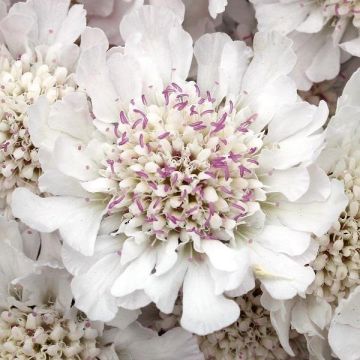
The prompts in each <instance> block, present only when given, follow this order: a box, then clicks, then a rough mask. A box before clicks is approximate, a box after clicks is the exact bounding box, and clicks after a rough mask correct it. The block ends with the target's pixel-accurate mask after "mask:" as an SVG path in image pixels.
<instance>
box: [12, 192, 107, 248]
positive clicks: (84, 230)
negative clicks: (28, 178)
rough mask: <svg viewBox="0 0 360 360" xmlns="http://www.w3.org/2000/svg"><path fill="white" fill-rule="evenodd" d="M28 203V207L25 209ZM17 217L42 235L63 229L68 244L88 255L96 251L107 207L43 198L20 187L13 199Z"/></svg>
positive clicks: (79, 201)
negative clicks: (97, 236)
mask: <svg viewBox="0 0 360 360" xmlns="http://www.w3.org/2000/svg"><path fill="white" fill-rule="evenodd" d="M24 204H26V206H24ZM12 210H13V214H14V216H16V217H18V218H20V219H21V220H22V221H23V222H24V223H25V224H27V225H29V226H30V227H32V228H34V229H37V230H39V231H42V232H52V231H55V230H57V229H59V231H60V234H61V235H62V237H63V239H64V241H66V242H67V243H68V244H69V245H70V246H71V247H73V248H74V249H75V250H78V251H80V252H82V253H83V254H84V255H91V254H92V253H93V251H94V244H95V240H96V235H97V233H98V230H99V227H100V221H101V219H102V216H103V212H104V209H103V204H101V203H97V202H94V203H93V204H90V205H89V204H88V203H87V202H86V201H85V200H84V199H81V198H80V199H79V198H73V197H49V198H41V197H38V196H36V195H34V194H33V193H31V192H30V191H29V190H27V189H24V188H18V189H16V191H14V193H13V196H12Z"/></svg>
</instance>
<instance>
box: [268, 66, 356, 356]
mask: <svg viewBox="0 0 360 360" xmlns="http://www.w3.org/2000/svg"><path fill="white" fill-rule="evenodd" d="M359 83H360V76H359V71H357V72H355V73H354V74H353V76H352V77H351V79H350V80H349V81H348V83H347V84H346V86H345V88H344V91H343V94H342V96H341V97H340V98H339V100H338V103H337V110H336V114H335V115H334V116H333V117H332V118H331V119H330V121H329V124H328V126H327V145H326V147H325V149H324V150H323V151H322V153H321V155H320V157H319V159H318V163H319V165H320V166H321V167H322V169H323V170H324V171H325V172H326V173H328V174H329V176H330V177H331V178H334V179H338V180H340V181H342V182H343V183H344V186H345V193H346V196H347V206H346V208H345V209H344V211H343V212H342V213H341V214H340V216H339V218H338V220H337V221H335V222H334V224H333V226H332V227H331V228H330V230H329V231H328V232H327V233H326V234H324V235H322V236H320V237H317V238H316V241H317V242H318V243H319V249H318V252H317V255H316V257H315V259H314V260H313V261H312V262H311V263H310V266H311V267H312V268H313V269H314V270H315V274H316V275H315V280H314V282H313V283H312V284H311V285H310V286H309V288H308V289H307V291H306V293H307V294H306V298H305V299H301V298H295V299H293V300H291V301H288V302H286V304H282V305H279V304H278V305H277V306H275V307H273V306H272V305H271V301H270V302H269V299H266V301H265V302H264V304H265V305H266V306H267V308H269V309H270V310H272V315H273V316H277V321H276V322H275V324H276V328H277V330H278V331H279V329H282V330H280V333H284V328H286V327H287V326H290V324H291V326H292V327H293V328H295V329H296V330H297V331H298V332H300V333H303V334H305V336H306V339H307V343H308V349H309V351H310V353H311V354H312V355H313V356H317V357H325V358H327V357H329V356H330V354H331V349H330V346H329V342H330V343H331V342H332V341H334V335H331V336H330V334H329V327H330V328H331V327H332V326H334V327H336V326H337V325H336V324H335V323H336V322H337V320H336V319H337V318H338V315H337V314H338V313H339V311H340V310H338V309H339V308H341V307H342V306H343V305H344V304H345V303H346V301H344V302H342V299H347V298H349V297H351V294H352V293H353V292H356V288H357V287H358V286H359V284H360V279H359V270H360V263H359V260H360V258H359V250H360V245H359V244H360V243H359V214H360V213H359V189H360V188H359V159H360V157H359V154H360V153H359V145H360V133H359V128H358V113H359V106H358V95H357V93H358V87H359ZM340 303H341V304H342V305H341V306H340V305H339V304H340ZM269 304H270V306H269ZM272 307H273V309H271V308H272ZM280 308H282V309H280ZM275 313H277V315H275ZM280 314H282V315H281V316H280ZM354 316H358V315H356V314H354ZM334 333H335V332H334ZM282 340H284V339H282ZM283 343H284V342H283ZM340 343H341V342H337V343H336V344H335V346H336V347H337V349H340V350H339V351H341V352H342V351H344V349H345V348H346V346H345V345H344V347H343V345H340ZM344 344H346V342H345V343H344ZM331 346H333V345H331ZM349 349H353V348H352V347H351V346H350V345H349ZM341 358H342V357H341ZM344 358H347V357H344ZM349 358H351V357H349ZM355 358H356V356H355Z"/></svg>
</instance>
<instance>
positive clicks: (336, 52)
mask: <svg viewBox="0 0 360 360" xmlns="http://www.w3.org/2000/svg"><path fill="white" fill-rule="evenodd" d="M339 71H340V48H339V46H338V44H334V43H333V40H332V38H328V39H327V41H326V43H325V44H324V45H323V46H322V47H321V48H320V49H319V50H318V52H317V53H316V56H315V58H314V59H313V61H312V63H311V65H310V67H309V68H308V69H307V70H306V75H307V76H308V77H309V79H310V80H312V81H313V82H320V81H324V80H331V79H333V78H334V77H335V76H336V75H337V74H338V73H339Z"/></svg>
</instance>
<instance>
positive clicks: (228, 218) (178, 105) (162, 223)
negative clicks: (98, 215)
mask: <svg viewBox="0 0 360 360" xmlns="http://www.w3.org/2000/svg"><path fill="white" fill-rule="evenodd" d="M162 96H163V97H164V99H165V101H164V102H163V104H161V105H154V104H151V105H148V102H147V99H146V98H145V96H142V101H141V104H139V106H138V105H137V104H135V102H134V101H132V105H131V107H130V108H129V110H128V111H127V112H124V111H122V112H121V113H120V119H119V123H118V124H115V125H114V127H113V129H107V130H108V132H113V134H114V138H115V139H116V143H114V144H113V145H112V146H111V148H110V149H109V150H108V152H107V159H106V160H105V162H104V166H105V169H104V170H103V172H102V175H103V176H105V177H107V178H109V179H111V180H114V181H115V182H116V183H118V186H117V187H115V190H114V191H113V192H112V195H113V198H112V201H111V202H110V203H109V205H108V211H109V213H114V212H121V213H122V214H123V216H124V218H125V221H124V222H123V224H122V225H121V226H122V227H123V230H125V233H129V231H130V229H137V230H139V231H141V232H142V233H145V234H147V235H153V236H154V237H155V238H156V239H161V240H164V239H166V238H167V237H168V236H169V235H170V234H171V233H174V232H176V233H178V236H179V234H180V239H181V240H182V241H184V242H185V241H188V240H189V239H193V240H196V239H199V238H200V239H213V238H216V239H220V240H226V241H227V240H229V239H230V237H231V236H230V235H231V234H230V233H232V231H233V229H234V228H235V227H236V225H237V224H239V223H241V222H243V221H244V218H246V217H247V216H249V215H251V214H252V213H253V212H254V211H256V210H257V209H258V208H257V206H256V202H257V200H258V197H259V195H260V193H262V190H261V187H262V184H261V183H260V182H259V181H258V180H257V176H256V173H255V172H256V169H257V168H258V166H259V164H258V161H257V157H258V153H259V150H260V148H261V146H262V134H255V133H254V132H253V131H252V130H251V129H250V125H251V124H252V123H253V122H254V121H256V117H257V116H256V114H249V111H248V113H247V114H245V113H244V112H237V111H236V109H235V107H234V104H233V103H232V101H228V102H227V103H225V104H220V105H217V104H216V103H215V99H213V98H212V96H211V94H210V93H209V92H207V93H206V96H204V97H202V96H201V95H200V90H199V88H198V87H197V85H196V84H193V83H189V84H188V85H187V89H182V88H181V87H180V86H179V85H177V84H175V83H172V84H171V85H169V86H168V87H166V89H165V90H164V91H163V92H162ZM140 228H141V229H140Z"/></svg>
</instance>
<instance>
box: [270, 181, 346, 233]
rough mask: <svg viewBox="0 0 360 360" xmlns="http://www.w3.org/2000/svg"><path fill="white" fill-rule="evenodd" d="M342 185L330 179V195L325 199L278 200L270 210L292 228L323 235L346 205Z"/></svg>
mask: <svg viewBox="0 0 360 360" xmlns="http://www.w3.org/2000/svg"><path fill="white" fill-rule="evenodd" d="M347 202H348V200H347V197H346V196H345V194H344V190H343V185H342V183H340V182H339V181H337V180H332V181H331V195H330V196H329V198H328V199H327V200H326V201H322V202H310V203H296V202H295V203H290V202H280V204H279V207H277V208H274V209H273V210H271V211H272V212H273V214H274V215H275V214H276V216H278V218H279V220H280V221H281V222H282V223H283V224H284V225H285V226H288V227H290V228H292V229H294V230H299V231H309V232H313V233H314V234H315V235H317V236H321V235H323V234H324V233H325V232H326V231H327V230H328V229H329V228H330V226H331V225H332V224H333V223H334V221H335V220H336V219H337V218H338V216H339V214H340V213H341V211H342V210H343V209H344V208H345V206H346V205H347Z"/></svg>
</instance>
